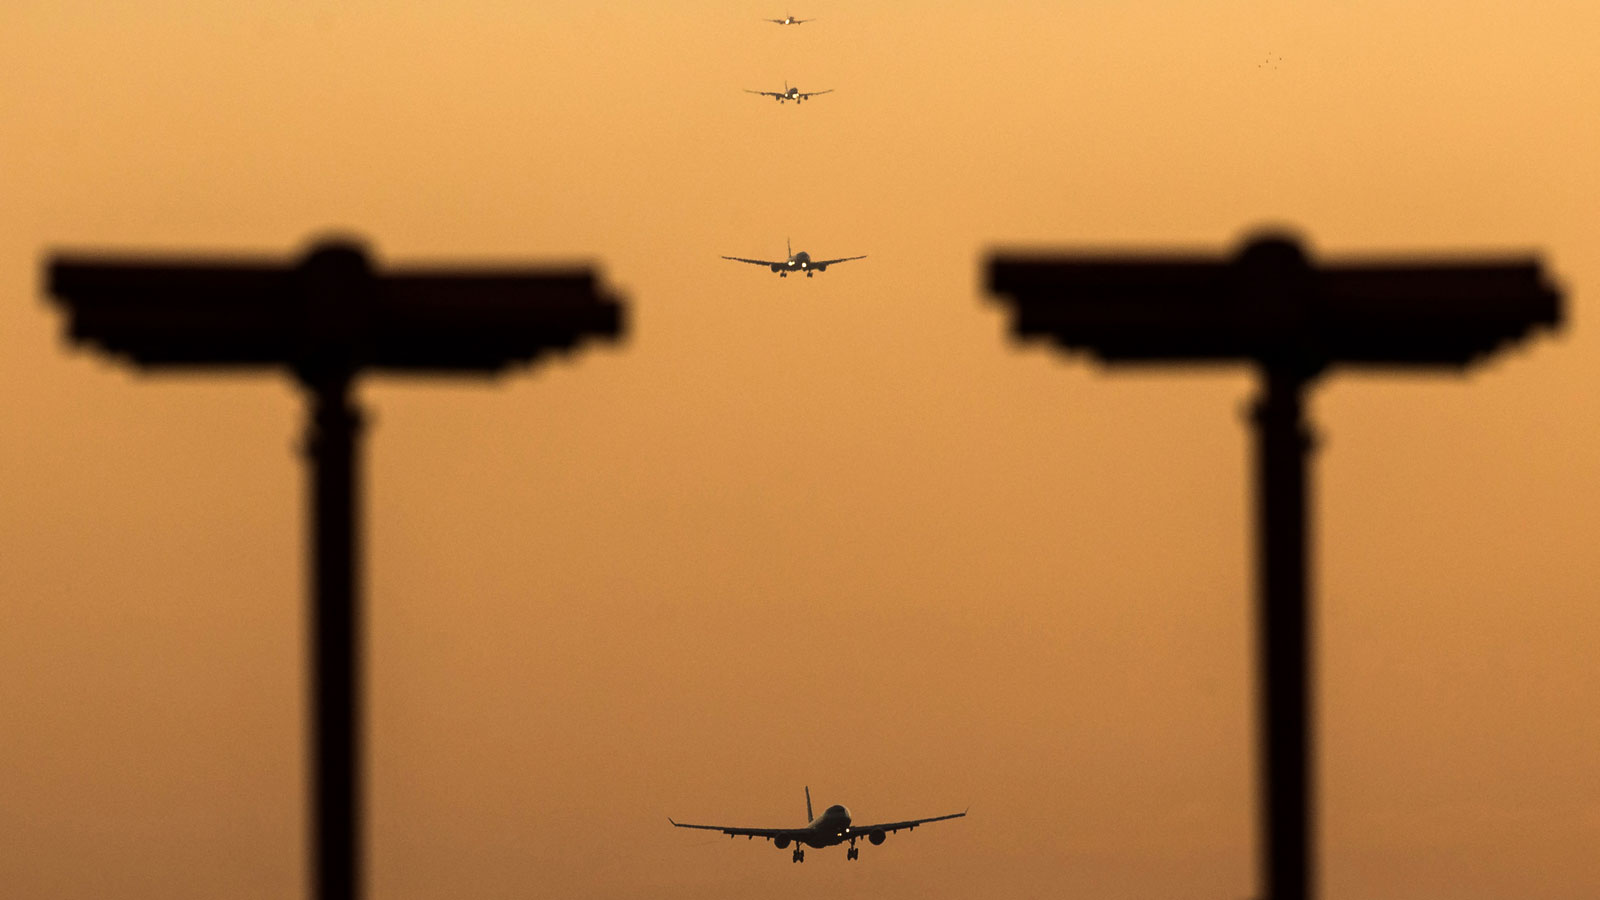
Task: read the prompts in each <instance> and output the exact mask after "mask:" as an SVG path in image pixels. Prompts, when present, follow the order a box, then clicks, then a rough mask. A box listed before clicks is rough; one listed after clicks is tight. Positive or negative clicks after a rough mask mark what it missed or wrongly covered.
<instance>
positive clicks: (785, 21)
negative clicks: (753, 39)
mask: <svg viewBox="0 0 1600 900" xmlns="http://www.w3.org/2000/svg"><path fill="white" fill-rule="evenodd" d="M767 21H768V22H776V23H778V24H779V25H799V24H800V23H801V22H813V21H815V20H814V19H796V18H795V17H794V16H784V17H783V18H781V19H768V20H767Z"/></svg>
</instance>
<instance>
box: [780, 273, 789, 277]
mask: <svg viewBox="0 0 1600 900" xmlns="http://www.w3.org/2000/svg"><path fill="white" fill-rule="evenodd" d="M778 277H779V278H788V277H789V273H788V272H779V273H778Z"/></svg>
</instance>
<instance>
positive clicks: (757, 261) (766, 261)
mask: <svg viewBox="0 0 1600 900" xmlns="http://www.w3.org/2000/svg"><path fill="white" fill-rule="evenodd" d="M723 259H731V260H733V261H734V262H742V263H749V264H750V265H752V266H783V265H788V262H787V261H784V262H773V261H772V260H770V259H745V258H744V257H742V256H724V257H723ZM695 827H697V828H698V827H699V826H695Z"/></svg>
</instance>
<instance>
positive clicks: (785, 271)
mask: <svg viewBox="0 0 1600 900" xmlns="http://www.w3.org/2000/svg"><path fill="white" fill-rule="evenodd" d="M784 249H786V250H787V251H788V252H789V258H788V259H786V260H781V261H779V260H771V259H745V258H744V257H742V256H724V257H723V259H731V260H733V261H734V262H742V263H749V264H751V265H753V266H771V267H772V271H774V272H777V273H778V277H779V278H788V277H789V273H790V272H804V273H806V277H807V278H810V277H811V275H812V273H814V272H822V271H825V270H826V269H827V268H828V267H829V266H831V265H833V264H834V263H842V262H849V261H850V260H852V259H866V258H867V257H866V255H865V254H863V255H861V256H845V257H841V258H839V259H812V258H811V254H809V253H807V252H805V251H804V250H801V251H800V252H799V253H796V252H794V247H793V245H792V244H790V243H789V241H788V240H787V239H786V240H785V241H784Z"/></svg>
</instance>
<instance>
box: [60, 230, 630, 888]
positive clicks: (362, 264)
mask: <svg viewBox="0 0 1600 900" xmlns="http://www.w3.org/2000/svg"><path fill="white" fill-rule="evenodd" d="M47 278H48V290H49V292H50V293H51V294H53V295H54V296H55V298H56V299H57V300H58V301H59V302H60V303H61V305H62V306H63V307H65V308H66V311H67V313H68V316H69V335H70V338H71V339H72V340H73V341H75V342H80V343H88V344H93V345H95V346H97V347H98V348H99V349H100V350H103V351H105V352H108V353H112V354H116V355H119V356H125V357H127V358H128V359H130V360H131V361H132V362H133V364H134V365H136V366H138V367H139V368H141V369H149V370H157V369H159V370H168V369H179V370H184V369H194V368H201V369H210V368H229V369H234V370H237V369H239V368H245V369H260V368H269V369H276V368H279V367H287V368H289V369H290V371H292V372H293V374H294V376H295V378H296V379H297V380H298V381H299V383H300V385H301V386H302V387H303V388H304V390H305V392H306V395H307V399H308V400H309V404H308V405H309V418H308V420H307V423H306V439H305V445H304V447H303V452H304V453H305V457H306V461H307V463H308V464H309V466H310V469H311V471H310V480H309V484H310V497H309V499H310V501H311V502H310V504H309V506H310V509H309V516H310V520H311V521H310V529H309V531H310V534H311V545H310V547H309V551H310V554H311V566H310V578H309V585H308V586H309V588H310V610H309V613H310V615H309V616H308V621H309V623H310V624H309V628H308V634H307V642H308V644H309V652H308V654H307V655H308V656H309V658H310V668H311V673H310V684H309V698H308V699H309V701H310V714H309V716H308V717H307V718H308V720H309V727H308V731H309V732H310V736H309V738H308V739H307V745H308V746H307V749H308V751H309V753H310V757H311V759H310V761H309V773H308V774H309V779H310V782H311V789H310V791H309V795H310V799H309V803H310V807H311V810H310V818H311V839H310V841H309V847H308V854H309V857H310V869H311V872H310V879H309V880H310V882H311V890H312V896H313V897H315V898H316V900H359V898H360V897H361V896H362V889H363V878H362V872H363V866H362V857H363V855H364V854H363V848H364V846H365V841H364V839H363V834H362V827H361V819H362V810H363V808H364V803H363V795H364V793H365V791H364V785H363V782H362V768H361V761H362V743H363V742H362V722H363V718H364V716H363V711H362V708H361V706H362V705H361V698H362V683H361V676H362V663H363V653H362V649H363V648H362V628H361V625H362V612H363V607H362V603H361V583H360V571H361V570H360V563H361V553H360V549H361V548H360V543H359V540H360V530H359V528H358V524H359V521H360V519H359V514H360V508H361V507H360V500H361V492H360V487H361V482H360V479H359V477H358V476H359V473H358V470H357V463H358V462H359V456H358V453H359V450H360V440H361V433H362V415H361V411H360V409H359V408H358V407H357V406H356V404H355V402H354V400H353V398H352V396H351V392H352V391H353V390H354V389H355V380H356V377H357V376H358V375H359V374H360V373H362V372H366V371H377V372H396V373H409V374H420V375H430V374H431V375H453V374H462V375H478V376H483V377H492V376H494V375H496V374H498V373H499V372H501V371H504V370H505V369H507V368H509V367H510V366H513V365H519V364H525V363H529V362H532V361H533V360H535V359H537V358H539V357H541V356H544V355H546V354H548V353H552V352H564V351H570V350H572V349H573V348H574V347H576V346H577V345H578V344H580V343H583V342H585V341H587V340H590V339H615V338H617V337H618V336H620V335H621V334H622V332H623V327H624V317H623V307H622V305H621V303H620V301H618V300H617V299H616V298H613V297H611V296H609V294H607V293H605V292H604V291H602V290H600V289H599V285H598V284H597V279H596V275H595V273H594V272H593V271H592V270H590V269H587V268H562V269H508V268H487V269H476V270H473V269H468V270H455V269H417V270H400V271H396V272H393V273H377V272H374V271H373V270H372V267H371V265H370V263H369V262H368V260H367V256H366V253H365V250H364V249H363V247H362V246H361V245H360V244H359V243H355V242H351V241H332V242H324V243H321V244H319V245H317V246H316V247H314V248H312V250H311V252H310V253H308V254H307V255H306V256H305V257H304V258H303V259H301V260H300V261H298V262H296V263H291V264H289V265H283V264H275V263H270V262H264V261H259V260H233V261H229V260H200V259H188V260H186V259H174V260H145V259H134V258H116V257H101V258H95V257H91V258H56V259H53V260H51V261H50V264H49V267H48V273H47Z"/></svg>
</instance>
